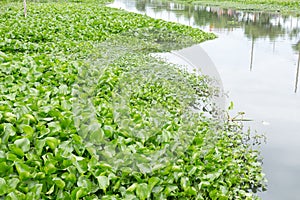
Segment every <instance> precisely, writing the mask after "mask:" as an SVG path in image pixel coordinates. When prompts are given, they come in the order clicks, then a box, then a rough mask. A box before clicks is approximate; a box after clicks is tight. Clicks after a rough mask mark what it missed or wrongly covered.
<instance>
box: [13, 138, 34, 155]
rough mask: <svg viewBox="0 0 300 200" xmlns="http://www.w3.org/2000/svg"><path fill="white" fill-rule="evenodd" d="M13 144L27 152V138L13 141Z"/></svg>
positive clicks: (28, 143)
mask: <svg viewBox="0 0 300 200" xmlns="http://www.w3.org/2000/svg"><path fill="white" fill-rule="evenodd" d="M14 144H15V145H16V146H17V147H18V148H20V149H22V151H23V152H24V153H26V152H28V151H29V150H30V140H29V139H27V138H22V139H18V140H16V141H15V142H14Z"/></svg>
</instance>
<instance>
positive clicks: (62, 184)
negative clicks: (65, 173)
mask: <svg viewBox="0 0 300 200" xmlns="http://www.w3.org/2000/svg"><path fill="white" fill-rule="evenodd" d="M53 181H54V183H55V184H56V186H57V187H58V188H60V189H64V187H65V185H66V184H65V182H64V181H63V180H62V179H61V178H58V177H56V178H54V179H53Z"/></svg>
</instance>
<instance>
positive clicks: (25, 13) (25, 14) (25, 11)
mask: <svg viewBox="0 0 300 200" xmlns="http://www.w3.org/2000/svg"><path fill="white" fill-rule="evenodd" d="M23 3H24V16H25V17H26V16H27V5H26V0H24V1H23Z"/></svg>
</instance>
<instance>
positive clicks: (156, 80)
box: [0, 2, 265, 200]
mask: <svg viewBox="0 0 300 200" xmlns="http://www.w3.org/2000/svg"><path fill="white" fill-rule="evenodd" d="M28 6H29V7H28V16H27V18H24V16H23V14H22V5H21V4H19V3H7V2H6V3H1V7H0V26H1V29H0V198H4V199H16V200H20V199H30V200H31V199H253V198H256V197H255V194H254V193H255V192H256V190H260V189H264V187H265V186H264V175H263V173H262V168H261V161H260V155H259V152H258V151H256V150H253V149H252V146H251V143H250V141H249V140H248V139H247V138H248V136H249V135H248V134H247V133H243V132H242V129H241V128H240V127H239V126H237V125H233V124H230V123H221V122H218V121H216V120H214V119H213V118H211V117H207V116H205V115H204V114H205V113H207V112H209V110H210V109H209V108H208V107H209V106H208V105H209V104H210V97H211V95H213V88H211V86H210V85H209V79H207V78H206V77H202V76H199V75H197V74H193V73H187V72H186V71H185V70H183V69H182V68H178V66H173V65H170V64H167V63H165V62H163V61H162V60H160V59H157V58H154V57H152V56H150V55H149V53H150V52H161V51H167V50H171V49H178V48H182V47H185V46H189V45H191V44H195V43H199V42H202V41H204V40H207V39H212V38H214V37H215V36H214V35H212V34H206V33H204V32H202V31H200V30H198V29H192V28H190V27H187V26H182V25H178V24H176V23H168V22H164V21H162V20H154V19H151V18H148V17H145V16H142V15H137V14H132V13H127V12H125V11H121V10H117V9H112V8H107V7H104V5H103V4H101V3H99V2H94V3H91V2H89V3H59V2H56V3H30V4H29V5H28ZM199 100H200V102H199ZM192 108H196V111H195V110H193V109H192ZM207 110H208V111H207ZM199 111H201V112H199Z"/></svg>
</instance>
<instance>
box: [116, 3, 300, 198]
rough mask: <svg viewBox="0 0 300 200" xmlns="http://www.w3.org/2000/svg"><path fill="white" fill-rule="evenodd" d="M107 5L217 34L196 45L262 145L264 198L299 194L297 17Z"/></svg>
mask: <svg viewBox="0 0 300 200" xmlns="http://www.w3.org/2000/svg"><path fill="white" fill-rule="evenodd" d="M111 6H113V7H118V8H123V9H126V10H129V11H132V12H138V13H144V14H147V15H149V16H151V17H154V18H161V19H164V20H168V21H174V22H178V23H182V24H186V25H190V26H193V27H197V28H201V29H203V30H205V31H208V32H213V33H215V34H216V35H218V38H217V39H215V40H212V41H207V42H205V43H202V44H201V45H200V46H201V47H202V48H203V49H204V50H205V51H206V53H207V54H208V55H209V56H210V58H211V59H212V60H213V62H214V64H215V65H216V67H217V70H218V72H219V74H220V76H221V79H222V82H223V86H224V89H225V91H227V92H228V96H229V98H228V101H233V102H234V105H235V112H237V111H245V112H246V113H247V118H250V119H253V120H254V121H253V122H251V123H250V124H249V126H251V127H252V129H256V130H257V131H258V132H263V133H265V135H266V137H267V143H266V144H265V145H264V146H263V147H262V154H263V157H264V165H263V167H264V172H265V173H266V175H267V178H268V181H269V183H268V191H267V192H265V193H263V194H261V196H262V198H263V199H265V200H276V199H278V200H282V199H285V200H286V199H287V200H289V199H291V200H296V199H300V190H299V188H300V182H299V180H300V159H299V158H300V156H299V155H300V135H299V133H300V88H299V87H300V86H299V85H300V84H299V83H298V79H299V59H300V18H296V17H292V16H281V15H280V14H278V13H276V14H274V13H273V14H272V13H263V12H255V13H253V12H252V13H251V12H245V11H235V10H231V9H221V8H217V7H208V6H206V7H205V6H201V5H198V6H197V5H196V6H191V5H190V6H189V5H182V4H177V3H168V2H165V1H164V2H162V1H155V0H152V1H149V0H148V1H147V0H138V1H134V0H116V1H115V2H114V3H113V4H112V5H111Z"/></svg>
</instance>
